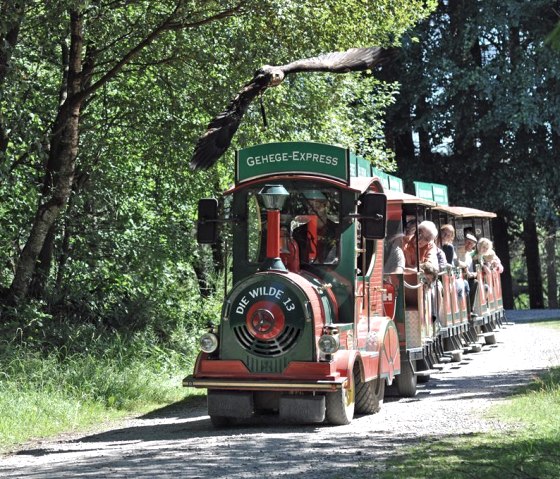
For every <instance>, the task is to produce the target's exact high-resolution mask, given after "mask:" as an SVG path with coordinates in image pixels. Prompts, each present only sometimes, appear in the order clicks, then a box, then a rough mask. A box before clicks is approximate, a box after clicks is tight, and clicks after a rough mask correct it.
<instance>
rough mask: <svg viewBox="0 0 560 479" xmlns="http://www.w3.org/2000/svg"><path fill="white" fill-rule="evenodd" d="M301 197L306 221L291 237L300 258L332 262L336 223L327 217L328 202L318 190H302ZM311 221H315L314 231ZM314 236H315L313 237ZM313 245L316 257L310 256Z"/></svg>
mask: <svg viewBox="0 0 560 479" xmlns="http://www.w3.org/2000/svg"><path fill="white" fill-rule="evenodd" d="M303 197H304V198H305V200H306V204H307V206H308V213H309V214H308V215H304V216H303V218H305V219H306V220H307V221H306V222H305V223H304V224H302V225H300V226H298V227H297V228H295V229H294V232H293V237H294V239H295V240H296V241H297V243H298V245H299V250H300V258H302V259H303V261H307V262H312V261H315V262H318V263H334V262H336V260H337V243H338V223H336V222H335V221H333V220H332V219H331V218H330V217H329V213H330V203H329V201H328V199H327V197H326V196H325V194H324V193H322V192H321V191H319V190H304V191H303ZM312 221H316V233H315V232H314V231H313V230H314V229H315V226H312ZM315 236H316V237H315ZM311 245H312V246H315V248H314V250H315V251H316V255H317V257H316V258H315V259H313V258H310V255H309V253H310V250H312V249H313V248H312V247H311Z"/></svg>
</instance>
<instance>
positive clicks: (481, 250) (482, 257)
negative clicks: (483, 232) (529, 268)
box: [473, 238, 504, 274]
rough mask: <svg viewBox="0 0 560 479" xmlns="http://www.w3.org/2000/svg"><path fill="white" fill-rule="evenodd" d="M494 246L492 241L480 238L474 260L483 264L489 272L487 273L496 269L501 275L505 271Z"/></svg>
mask: <svg viewBox="0 0 560 479" xmlns="http://www.w3.org/2000/svg"><path fill="white" fill-rule="evenodd" d="M492 246H493V245H492V241H490V240H489V239H488V238H480V239H479V240H478V244H477V247H476V249H477V254H476V256H475V257H474V258H473V261H475V262H477V263H479V264H481V265H482V267H483V268H486V270H488V271H486V272H489V270H491V269H495V270H497V271H498V272H499V273H500V274H501V273H502V272H503V271H504V267H503V266H502V262H501V261H500V258H498V256H497V255H496V252H495V251H494V249H493V248H492Z"/></svg>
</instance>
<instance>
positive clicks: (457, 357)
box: [451, 351, 463, 363]
mask: <svg viewBox="0 0 560 479" xmlns="http://www.w3.org/2000/svg"><path fill="white" fill-rule="evenodd" d="M462 360H463V351H459V352H458V353H452V354H451V362H452V363H460V362H461V361H462Z"/></svg>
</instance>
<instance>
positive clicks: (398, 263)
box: [383, 233, 405, 274]
mask: <svg viewBox="0 0 560 479" xmlns="http://www.w3.org/2000/svg"><path fill="white" fill-rule="evenodd" d="M402 240H403V234H402V233H397V234H396V235H394V236H393V237H392V238H390V239H389V240H388V241H387V246H388V252H387V256H386V257H385V261H384V265H383V273H384V274H400V273H403V272H404V267H405V259H404V252H403V249H402Z"/></svg>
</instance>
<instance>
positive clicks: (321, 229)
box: [247, 185, 340, 265]
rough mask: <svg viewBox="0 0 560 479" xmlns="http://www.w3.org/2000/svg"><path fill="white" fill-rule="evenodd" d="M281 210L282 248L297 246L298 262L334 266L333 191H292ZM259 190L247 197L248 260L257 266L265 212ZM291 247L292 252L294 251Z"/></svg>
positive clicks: (263, 249) (262, 250)
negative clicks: (293, 243)
mask: <svg viewBox="0 0 560 479" xmlns="http://www.w3.org/2000/svg"><path fill="white" fill-rule="evenodd" d="M284 186H285V187H286V189H287V190H288V191H289V193H290V197H289V199H288V200H287V201H286V202H285V204H284V207H283V209H282V211H281V219H280V221H281V233H280V234H281V245H282V247H283V248H284V247H285V250H286V251H283V253H287V252H288V250H289V249H290V248H288V247H287V246H286V245H287V241H292V240H293V242H295V243H296V244H297V254H298V261H299V263H301V264H302V265H304V264H337V263H338V259H339V256H340V227H339V225H340V217H339V216H340V213H339V204H340V201H339V193H338V191H336V190H334V189H332V188H320V187H313V188H311V187H310V188H302V187H298V188H293V187H289V186H287V185H284ZM259 190H260V188H259V189H255V190H254V191H251V192H249V193H248V195H247V205H248V206H247V241H248V245H247V259H248V261H249V262H251V263H260V262H262V261H263V260H264V258H265V256H266V234H267V226H266V210H265V208H264V207H263V206H262V205H261V204H260V202H259V197H258V192H259ZM293 249H294V248H293V247H292V249H291V250H292V251H293ZM281 256H282V255H281Z"/></svg>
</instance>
